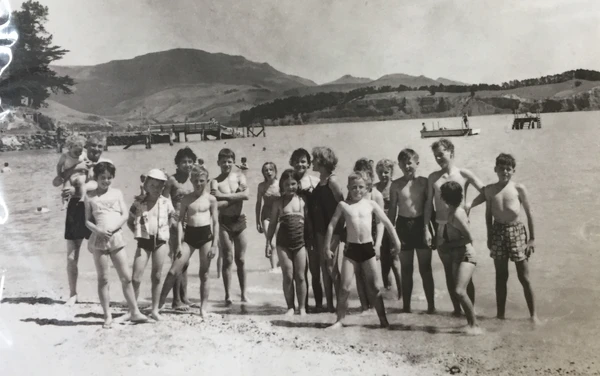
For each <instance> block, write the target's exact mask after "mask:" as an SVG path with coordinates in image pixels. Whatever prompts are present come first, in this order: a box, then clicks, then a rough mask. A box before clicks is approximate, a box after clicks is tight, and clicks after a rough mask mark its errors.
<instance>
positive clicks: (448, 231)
mask: <svg viewBox="0 0 600 376" xmlns="http://www.w3.org/2000/svg"><path fill="white" fill-rule="evenodd" d="M440 191H441V196H442V200H444V202H445V203H446V204H447V205H448V211H447V214H448V216H447V223H446V224H445V225H444V228H443V230H442V233H443V235H442V240H441V242H440V243H439V246H438V252H441V251H443V252H446V253H447V254H449V255H450V259H451V262H452V276H453V278H454V286H455V290H454V291H451V292H450V293H451V294H453V295H454V296H455V298H456V300H458V301H459V302H460V305H461V306H462V308H463V310H464V312H465V316H466V317H467V324H468V325H467V328H466V329H465V332H466V333H467V334H469V335H479V334H482V333H483V331H482V330H481V328H479V327H478V326H477V318H476V317H475V311H474V308H473V301H472V300H471V299H469V295H468V294H467V292H466V290H467V284H468V283H469V281H470V280H471V278H472V276H473V272H474V271H475V266H476V265H477V261H476V257H475V249H474V248H473V238H472V236H471V232H470V231H469V218H468V217H467V213H466V212H465V210H464V209H463V208H462V202H463V194H462V192H463V190H462V187H461V186H460V184H459V183H457V182H455V181H448V182H446V183H444V184H443V185H442V186H441V187H440Z"/></svg>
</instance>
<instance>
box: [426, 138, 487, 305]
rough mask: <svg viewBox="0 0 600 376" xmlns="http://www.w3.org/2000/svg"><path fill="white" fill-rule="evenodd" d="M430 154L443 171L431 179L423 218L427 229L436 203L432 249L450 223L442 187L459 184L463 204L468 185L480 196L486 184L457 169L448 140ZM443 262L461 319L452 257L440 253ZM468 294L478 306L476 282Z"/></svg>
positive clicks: (471, 284)
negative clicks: (435, 230) (452, 182)
mask: <svg viewBox="0 0 600 376" xmlns="http://www.w3.org/2000/svg"><path fill="white" fill-rule="evenodd" d="M431 150H432V151H433V155H434V157H435V161H436V162H437V164H438V165H439V166H440V167H441V169H440V170H438V171H435V172H432V173H431V174H430V175H429V179H428V184H427V202H426V204H425V215H424V218H425V220H424V224H423V225H424V226H427V224H428V223H429V222H430V221H431V219H432V216H433V209H434V203H435V221H436V222H437V233H436V240H435V242H434V243H433V245H436V246H437V245H438V244H440V243H441V236H442V232H443V229H444V225H445V224H446V222H447V221H448V205H446V203H445V202H444V201H443V200H442V197H441V191H440V188H441V186H442V185H443V184H444V183H446V182H448V181H454V182H457V183H458V184H459V185H460V186H461V187H462V191H463V192H464V196H463V202H464V201H465V200H466V196H467V189H468V187H469V184H471V185H473V186H474V187H475V189H477V190H478V191H479V192H482V191H483V183H482V182H481V181H480V180H479V179H478V178H477V177H476V176H475V175H474V174H473V173H472V172H471V171H469V170H467V169H464V168H460V167H457V166H455V165H454V144H452V142H450V141H449V140H447V139H445V138H441V139H440V140H439V141H436V142H434V143H433V144H432V145H431ZM424 232H425V243H426V244H427V245H428V246H431V245H432V239H431V234H430V233H429V231H426V229H424ZM438 254H439V256H440V260H441V261H442V264H443V265H444V274H445V275H446V286H447V287H448V292H449V294H450V299H451V300H452V305H453V306H454V312H453V314H454V315H455V316H459V315H460V314H461V308H460V302H459V301H458V299H457V298H456V297H455V295H454V294H453V293H452V292H453V291H454V278H453V277H452V255H450V254H449V253H448V252H445V251H444V250H438ZM467 293H468V294H469V298H470V299H471V301H472V302H473V304H475V286H474V285H473V281H471V282H469V285H468V286H467Z"/></svg>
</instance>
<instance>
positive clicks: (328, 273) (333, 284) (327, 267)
mask: <svg viewBox="0 0 600 376" xmlns="http://www.w3.org/2000/svg"><path fill="white" fill-rule="evenodd" d="M315 239H316V244H317V247H316V248H317V249H316V252H317V253H318V254H319V257H320V258H321V271H322V273H323V286H324V287H325V299H326V300H327V310H328V311H329V312H335V306H334V303H333V292H334V290H335V292H336V295H337V293H338V289H339V275H338V274H339V272H340V271H339V267H340V262H339V260H340V256H341V255H340V254H339V249H338V248H339V245H340V237H339V236H338V235H333V237H332V240H331V250H332V252H333V255H334V256H333V259H331V260H327V259H325V255H324V254H323V242H324V241H325V234H318V233H317V234H315Z"/></svg>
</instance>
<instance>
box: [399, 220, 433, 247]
mask: <svg viewBox="0 0 600 376" xmlns="http://www.w3.org/2000/svg"><path fill="white" fill-rule="evenodd" d="M424 224H425V219H424V218H423V216H421V217H415V218H407V217H401V216H398V219H396V232H397V233H398V237H399V238H400V243H401V244H402V249H401V250H402V251H412V250H413V249H426V248H428V247H427V245H426V244H425V226H424Z"/></svg>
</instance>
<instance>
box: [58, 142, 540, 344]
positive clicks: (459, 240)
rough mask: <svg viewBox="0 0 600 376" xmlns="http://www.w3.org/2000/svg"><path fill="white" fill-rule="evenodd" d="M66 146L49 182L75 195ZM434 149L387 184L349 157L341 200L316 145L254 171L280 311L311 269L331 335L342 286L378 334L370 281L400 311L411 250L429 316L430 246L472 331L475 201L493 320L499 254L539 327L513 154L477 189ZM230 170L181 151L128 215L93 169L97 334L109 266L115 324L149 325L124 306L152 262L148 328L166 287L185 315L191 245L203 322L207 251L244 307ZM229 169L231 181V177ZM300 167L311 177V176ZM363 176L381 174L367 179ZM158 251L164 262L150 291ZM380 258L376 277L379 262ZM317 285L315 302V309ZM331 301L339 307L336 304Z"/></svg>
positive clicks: (406, 159) (237, 206) (106, 174)
mask: <svg viewBox="0 0 600 376" xmlns="http://www.w3.org/2000/svg"><path fill="white" fill-rule="evenodd" d="M70 146H71V147H69V151H68V152H67V153H65V154H68V155H66V156H63V157H61V160H60V161H59V165H58V166H57V174H58V177H57V179H55V185H58V184H72V185H74V186H75V185H77V186H78V187H80V186H81V187H83V186H85V183H84V184H82V182H81V180H82V179H81V177H79V176H78V173H77V172H75V173H72V171H73V167H76V166H78V165H80V164H81V163H84V164H85V156H82V152H81V151H80V150H79V144H78V143H76V142H73V143H71V144H70ZM432 151H433V154H434V157H435V159H436V162H437V163H438V165H439V166H440V167H441V169H440V170H438V171H435V172H433V173H432V174H430V175H429V177H428V178H424V177H420V176H417V167H418V165H419V156H418V154H417V153H416V152H415V151H414V150H411V149H404V150H402V151H401V152H400V154H399V155H398V165H399V167H400V169H401V170H402V173H403V176H402V177H400V178H398V179H396V180H392V176H393V172H394V171H393V170H394V162H393V161H391V160H388V159H384V160H381V161H379V162H378V163H377V164H376V165H375V164H374V163H373V161H370V160H368V159H365V158H361V159H359V160H358V161H357V162H356V164H355V168H354V171H353V173H352V174H350V176H349V177H348V179H347V189H348V194H347V196H346V197H344V196H343V192H342V188H341V185H342V182H341V180H340V179H339V178H338V177H337V176H336V175H335V174H334V171H335V169H336V166H337V162H338V160H337V157H336V155H335V153H334V152H333V151H332V150H331V149H330V148H327V147H316V148H314V149H313V150H312V153H309V152H308V151H307V150H305V149H297V150H295V151H294V152H293V153H292V156H291V158H290V162H289V163H290V166H291V167H292V168H290V169H286V170H285V171H283V173H282V174H281V176H280V177H278V173H277V167H276V165H275V164H274V163H273V162H266V163H265V164H264V165H263V166H262V170H261V171H262V175H263V177H264V181H263V182H261V183H260V184H259V185H258V189H257V191H258V192H257V202H256V207H255V215H256V227H257V231H258V232H259V233H264V234H265V239H266V245H265V256H266V257H267V258H269V260H270V263H271V268H272V269H274V270H277V266H278V265H279V266H280V267H281V272H282V277H283V278H282V280H283V291H284V296H285V300H286V304H287V307H288V314H294V313H295V312H296V308H298V314H300V315H304V314H306V311H307V306H308V285H309V283H308V278H307V277H308V272H310V281H311V283H310V285H311V287H312V290H313V295H314V301H315V307H314V310H315V311H316V312H319V311H324V310H327V311H329V312H336V311H337V320H336V322H335V324H334V325H333V326H332V328H339V327H341V326H342V321H343V319H344V317H345V314H346V310H347V300H348V295H349V290H350V286H351V284H352V281H353V280H356V285H357V289H358V293H359V297H360V300H361V306H362V308H363V309H364V310H368V309H370V308H371V307H373V308H375V310H376V311H377V314H378V316H379V319H380V323H381V326H382V327H387V326H388V325H389V323H388V321H387V318H386V314H385V308H384V304H383V298H382V295H381V291H380V278H381V277H380V276H382V277H383V284H384V287H385V288H386V289H390V286H391V283H390V280H389V274H390V271H392V272H393V276H394V279H395V281H396V284H397V287H398V298H399V299H400V298H402V300H403V309H404V311H405V312H410V311H411V305H410V303H411V293H412V284H413V283H412V274H413V260H414V253H415V252H416V254H417V259H418V265H419V271H420V273H421V277H422V281H423V288H424V292H425V296H426V299H427V304H428V309H427V312H428V313H434V312H435V311H436V308H435V302H434V281H433V275H432V268H431V258H432V250H434V249H437V251H438V253H439V255H440V259H441V261H442V264H443V266H444V271H445V274H446V284H447V286H448V290H449V292H450V297H451V300H452V303H453V306H454V313H455V314H456V315H460V314H461V312H462V311H464V313H465V315H466V317H467V321H468V327H467V329H466V331H467V332H468V333H471V334H478V333H480V332H481V330H480V328H479V327H478V326H477V321H476V318H475V314H474V309H473V304H474V300H475V289H474V287H473V283H472V274H473V271H474V268H475V265H476V263H477V256H476V252H475V250H474V248H473V244H472V243H473V241H472V235H471V232H470V230H469V218H468V213H469V211H470V209H471V208H472V207H474V206H476V205H479V204H482V203H484V202H485V203H486V224H487V232H488V248H489V249H490V252H491V253H490V255H491V257H492V258H493V259H494V263H495V268H496V292H497V316H498V318H504V311H505V303H506V283H507V278H508V260H509V259H510V260H512V261H514V262H515V264H516V266H517V273H518V276H519V280H520V282H521V283H522V285H523V288H524V291H525V297H526V300H527V304H528V307H529V311H530V315H531V319H532V320H533V321H534V322H537V321H538V319H537V316H536V312H535V306H534V298H533V291H532V288H531V283H530V280H529V271H528V259H529V257H530V256H531V253H532V252H533V250H534V226H533V219H532V216H531V210H530V206H529V202H528V199H527V191H526V189H525V188H524V187H523V186H522V185H520V184H516V183H514V182H512V181H511V177H512V175H513V173H514V171H515V167H516V162H515V160H514V158H513V157H512V156H510V155H507V154H501V155H500V156H498V158H497V159H496V166H495V171H496V173H497V175H498V179H499V180H498V182H497V183H494V184H491V185H488V186H484V185H483V184H482V183H481V182H480V181H479V179H478V178H477V177H476V176H475V175H474V174H473V173H471V172H470V171H468V170H466V169H462V168H459V167H457V166H455V165H454V146H453V144H452V143H451V142H450V141H449V140H446V139H440V140H439V141H437V142H435V143H434V144H433V145H432ZM198 162H202V163H198ZM235 162H236V161H235V153H234V152H233V151H232V150H230V149H222V150H221V151H220V152H219V154H218V165H219V167H220V170H221V172H220V174H219V176H217V177H216V178H214V179H212V180H210V179H209V173H208V171H207V170H206V169H205V168H204V167H203V165H202V164H203V161H200V160H198V159H197V158H196V155H195V154H194V153H193V151H192V150H191V149H189V148H187V147H186V148H184V149H181V150H179V152H178V153H177V155H176V157H175V164H176V166H177V169H176V172H175V173H174V174H173V175H171V176H167V174H166V173H165V172H164V171H162V170H158V169H153V170H151V171H149V172H148V173H147V174H145V175H143V176H142V179H143V183H142V186H141V187H140V188H141V192H140V195H139V196H136V197H135V201H134V203H133V205H132V206H131V207H130V208H129V209H128V208H127V207H126V204H125V201H124V199H123V195H122V193H121V192H120V191H119V190H117V189H115V188H112V187H111V182H112V179H113V178H114V176H115V173H116V168H115V166H114V165H113V164H112V163H111V162H110V161H104V162H99V163H97V164H95V165H94V166H93V179H94V180H95V181H96V186H95V187H93V188H94V189H91V190H90V188H86V189H85V190H87V194H84V195H82V197H83V200H84V203H85V212H86V226H87V227H88V228H89V229H90V230H91V231H92V236H91V237H90V239H89V241H88V248H89V250H90V251H91V252H92V253H93V254H94V261H95V265H96V269H97V272H98V293H99V296H100V301H101V304H102V307H103V309H104V312H105V327H110V325H111V322H112V317H111V314H110V310H109V297H108V279H107V274H108V259H109V258H110V259H111V260H112V262H113V264H114V266H115V268H116V270H117V272H118V274H119V277H120V279H121V282H122V287H123V293H124V295H125V298H126V300H127V302H128V305H129V313H128V314H127V315H125V317H124V318H123V319H131V320H133V321H145V320H147V318H146V317H145V316H144V315H143V314H142V313H141V312H140V311H139V309H138V307H137V303H136V301H137V296H138V294H139V287H140V283H141V278H142V275H143V272H144V269H145V267H146V265H147V263H148V261H149V260H150V259H152V275H151V281H152V308H151V317H152V318H153V319H155V320H160V318H161V316H160V313H159V312H160V309H161V308H162V307H163V305H164V303H165V300H166V297H167V295H168V294H169V292H170V291H171V290H173V307H174V308H176V309H186V308H187V305H188V304H189V300H188V299H187V290H186V286H187V276H186V274H187V273H186V271H187V268H188V265H189V259H190V257H191V256H192V254H193V253H194V252H195V251H196V250H198V252H199V254H200V272H199V275H200V286H201V287H200V289H201V303H200V314H201V315H202V316H204V315H205V314H206V304H207V299H208V292H209V284H208V282H209V279H208V271H209V268H210V264H211V260H212V259H213V258H214V257H215V256H216V255H218V256H219V259H218V262H217V264H218V266H217V268H218V270H219V273H221V272H222V276H223V283H224V287H225V302H226V304H231V303H232V302H231V298H230V293H229V291H230V285H231V271H232V265H233V262H234V261H235V264H236V267H237V275H238V280H239V284H240V289H241V300H242V302H247V301H248V297H247V294H246V286H247V284H246V271H245V252H246V248H247V236H246V231H245V230H246V216H245V215H244V214H243V212H242V206H243V201H245V200H248V199H249V190H248V185H247V182H246V176H245V173H246V170H247V169H248V167H247V163H246V161H243V163H242V166H243V167H240V166H237V165H236V164H235ZM236 166H237V167H238V168H239V169H240V170H241V172H237V171H234V167H236ZM311 166H312V170H313V171H315V172H316V173H318V177H316V176H314V175H311V174H310V173H309V168H310V167H311ZM375 174H377V176H378V178H379V181H378V183H376V184H375V183H374V180H375ZM90 175H91V174H90ZM83 182H85V180H83ZM469 185H473V186H474V187H475V188H476V189H477V190H478V191H479V193H480V194H479V195H478V196H477V197H476V198H475V199H474V200H473V201H471V202H469V201H467V200H466V192H467V187H468V186H469ZM81 189H82V190H83V188H81ZM85 190H84V191H85ZM521 206H522V207H523V208H524V210H525V213H526V215H527V225H528V229H529V237H528V235H527V231H526V229H525V226H524V225H523V224H522V223H521V222H519V213H520V210H521ZM125 224H127V226H128V227H129V229H130V230H131V231H132V232H133V234H134V237H135V239H136V241H137V250H136V255H135V260H134V265H133V272H132V273H131V272H130V271H129V270H128V265H127V258H126V254H125V252H124V246H125V242H124V239H123V234H122V230H121V228H122V227H123V226H124V225H125ZM275 234H277V236H275ZM274 238H275V242H273V239H274ZM341 244H343V247H342V246H341ZM167 255H169V256H170V258H171V259H172V264H171V267H170V269H169V272H168V274H167V276H166V278H165V280H164V283H163V284H162V285H161V283H160V282H161V278H162V269H163V265H164V262H165V260H166V258H167ZM380 258H381V274H380V272H379V270H378V269H379V266H378V265H377V260H379V259H380ZM321 277H322V279H323V284H321ZM323 289H324V292H325V301H326V307H323ZM334 293H335V296H336V298H337V302H334ZM296 300H297V305H296ZM334 303H337V304H334ZM336 306H337V310H336Z"/></svg>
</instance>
